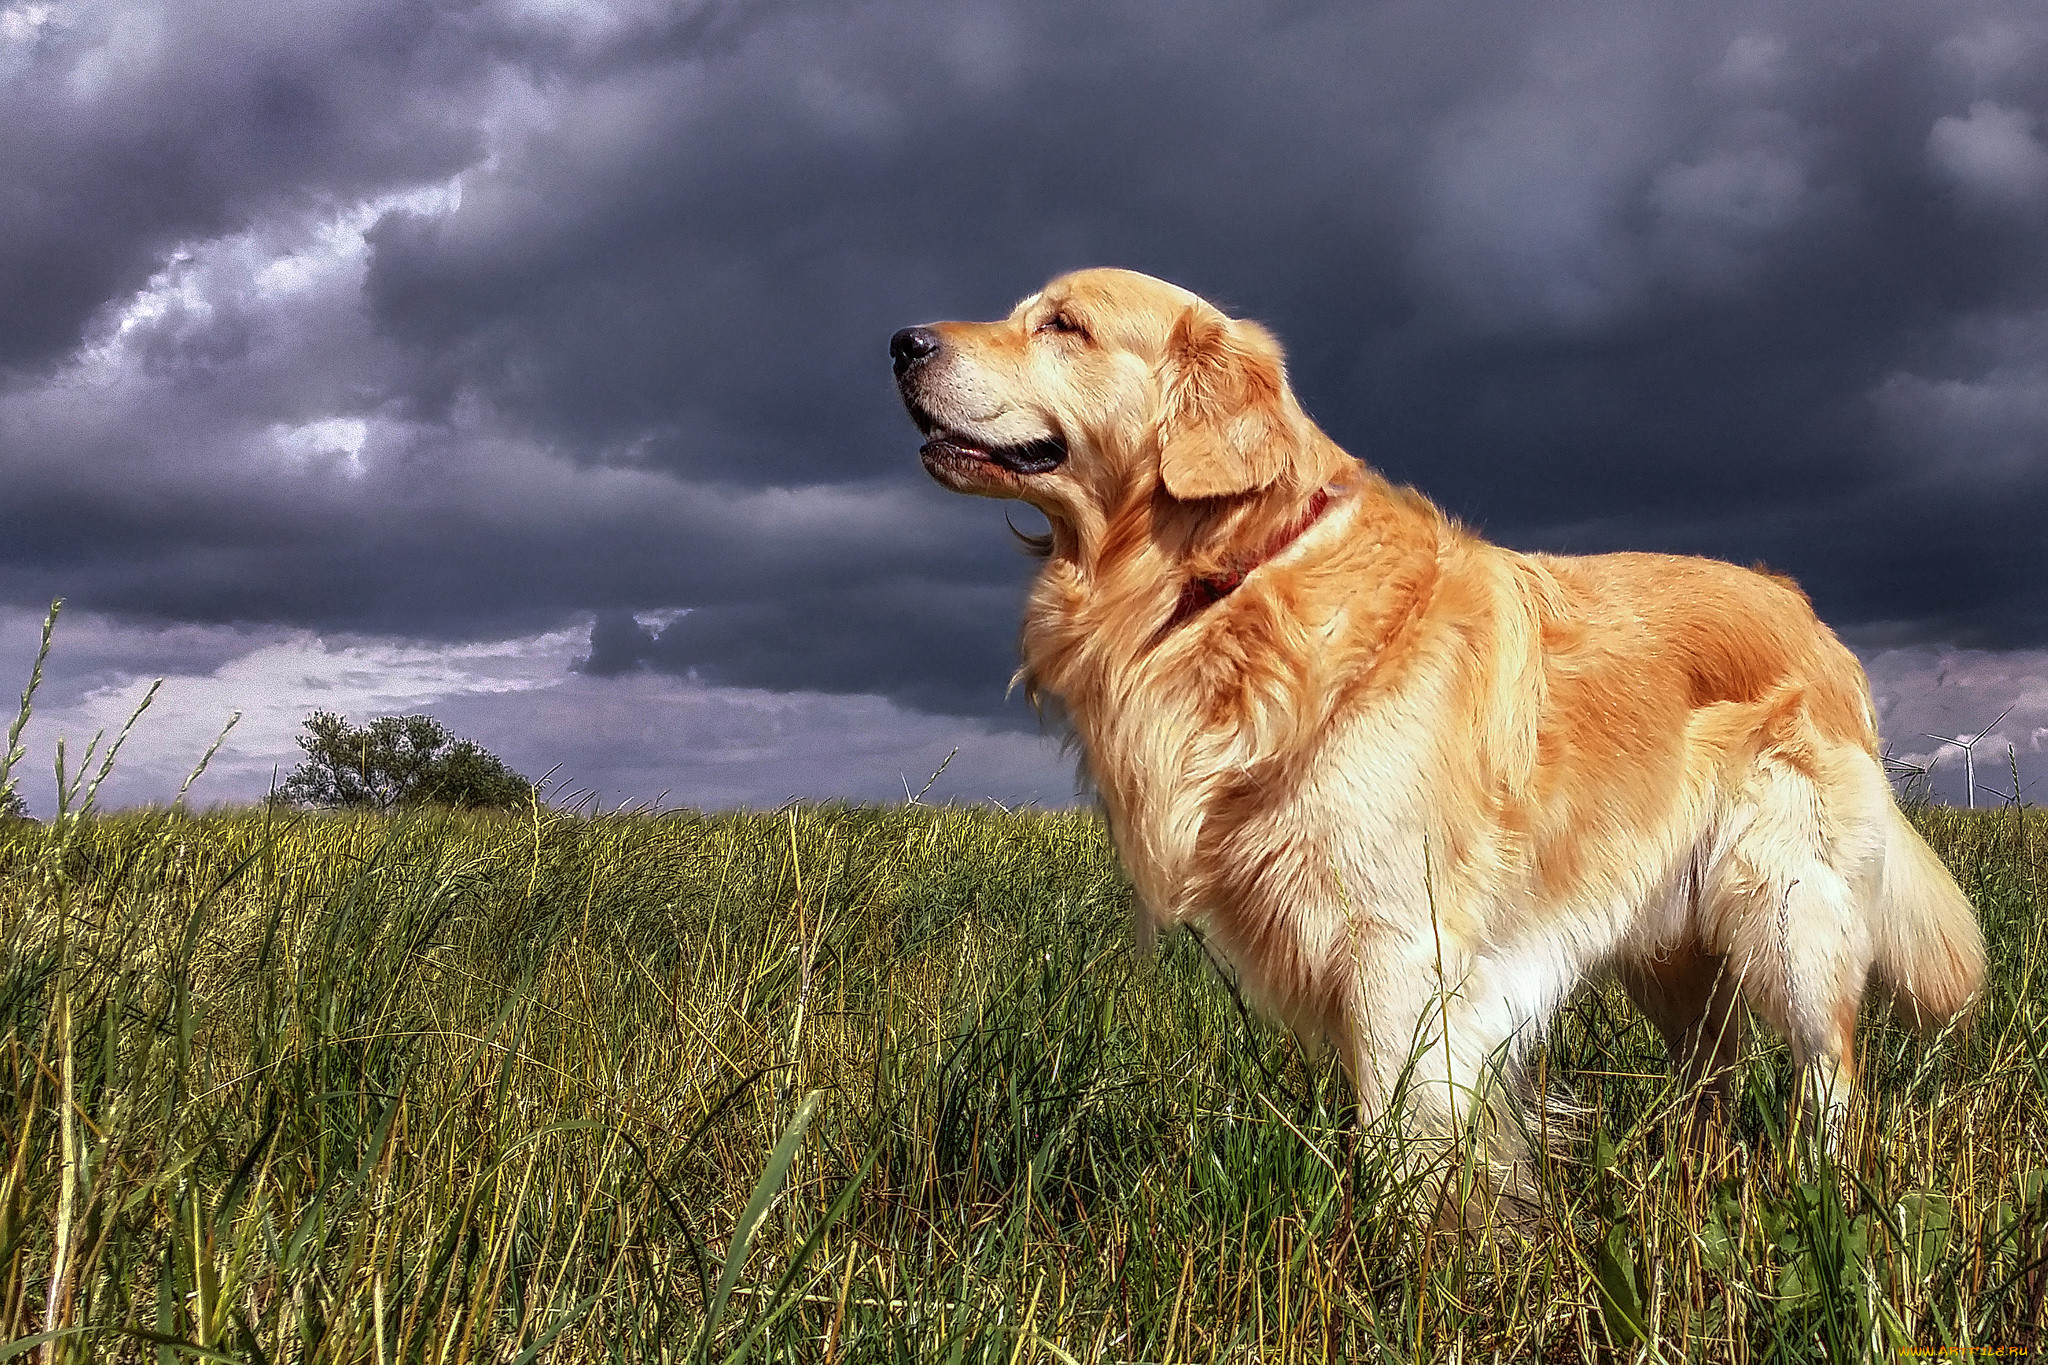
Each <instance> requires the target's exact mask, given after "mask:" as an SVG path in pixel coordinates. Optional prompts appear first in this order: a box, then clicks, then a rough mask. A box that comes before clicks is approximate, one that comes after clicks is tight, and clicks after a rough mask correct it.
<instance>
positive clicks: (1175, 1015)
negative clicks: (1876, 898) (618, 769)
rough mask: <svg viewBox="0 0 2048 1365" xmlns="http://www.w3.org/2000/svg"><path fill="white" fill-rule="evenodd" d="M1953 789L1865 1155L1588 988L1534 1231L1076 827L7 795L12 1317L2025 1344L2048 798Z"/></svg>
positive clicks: (959, 1346) (1771, 1065) (1657, 1349)
mask: <svg viewBox="0 0 2048 1365" xmlns="http://www.w3.org/2000/svg"><path fill="white" fill-rule="evenodd" d="M1918 818H1919V819H1920V821H1921V823H1922V825H1923V827H1924V828H1926V829H1927V830H1928V832H1929V834H1930V837H1931V838H1932V839H1933V840H1934V842H1935V845H1936V847H1937V848H1938V849H1939V850H1940V851H1941V852H1942V854H1943V855H1944V856H1945V857H1946V858H1947V859H1948V860H1949V862H1950V864H1951V865H1952V866H1953V867H1955V868H1956V869H1957V872H1958V875H1959V876H1960V877H1961V879H1962V881H1963V884H1964V886H1965V888H1966V889H1967V890H1968V891H1969V893H1970V895H1971V898H1972V900H1973V901H1974V902H1975V903H1976V904H1977V905H1978V907H1979V908H1980V910H1981V912H1982V914H1983V917H1984V920H1985V923H1986V926H1987V929H1988V932H1989V937H1990V939H1991V942H1992V945H1993V948H1992V952H1993V963H1994V967H1993V978H1992V984H1991V986H1990V989H1989V991H1988V995H1987V999H1986V1001H1985V1003H1984V1006H1983V1008H1982V1010H1981V1012H1980V1013H1979V1015H1978V1016H1977V1018H1976V1020H1975V1021H1974V1023H1973V1024H1972V1025H1971V1026H1970V1027H1969V1028H1967V1029H1959V1030H1957V1031H1955V1032H1954V1033H1953V1034H1951V1035H1950V1036H1947V1037H1945V1038H1942V1039H1940V1040H1938V1041H1934V1042H1929V1043H1923V1042H1922V1041H1920V1040H1918V1039H1915V1038H1913V1037H1911V1036H1909V1035H1907V1034H1905V1033H1903V1032H1902V1031H1900V1030H1898V1029H1896V1028H1895V1027H1893V1026H1891V1025H1889V1024H1888V1023H1886V1022H1884V1021H1883V1020H1882V1019H1881V1018H1879V1017H1877V1016H1875V1015H1873V1016H1871V1017H1869V1018H1867V1019H1866V1021H1865V1030H1864V1035H1863V1058H1864V1064H1865V1068H1866V1069H1865V1080H1866V1082H1867V1084H1866V1086H1865V1089H1864V1091H1863V1092H1862V1095H1861V1097H1860V1098H1859V1101H1858V1105H1857V1107H1856V1109H1855V1111H1854V1113H1853V1114H1852V1119H1851V1127H1850V1131H1849V1134H1848V1137H1847V1140H1846V1141H1845V1143H1844V1147H1843V1152H1842V1156H1841V1159H1840V1162H1839V1164H1835V1163H1833V1162H1831V1161H1830V1160H1829V1159H1828V1157H1827V1156H1826V1154H1825V1153H1824V1152H1821V1151H1818V1150H1816V1149H1815V1145H1814V1144H1812V1143H1802V1142H1799V1141H1792V1142H1789V1143H1788V1142H1786V1141H1784V1140H1782V1139H1781V1137H1780V1134H1779V1133H1778V1130H1777V1127H1776V1123H1777V1115H1778V1114H1779V1113H1780V1112H1781V1111H1782V1107H1783V1105H1784V1102H1785V1099H1786V1097H1787V1095H1788V1094H1789V1092H1790V1085H1791V1078H1790V1073H1789V1066H1788V1062H1787V1059H1786V1056H1785V1054H1784V1051H1783V1049H1782V1048H1780V1047H1775V1046H1773V1047H1758V1048H1756V1049H1754V1050H1753V1060H1752V1063H1751V1065H1750V1066H1749V1067H1748V1070H1747V1076H1746V1082H1745V1090H1744V1095H1743V1099H1742V1102H1741V1104H1740V1106H1739V1111H1738V1113H1737V1115H1736V1118H1735V1122H1734V1125H1733V1129H1734V1136H1735V1137H1736V1138H1737V1139H1738V1145H1737V1146H1736V1147H1735V1148H1734V1150H1733V1152H1732V1154H1731V1156H1730V1157H1729V1159H1728V1160H1727V1161H1726V1163H1725V1164H1723V1165H1722V1166H1720V1167H1718V1168H1715V1169H1707V1170H1702V1169H1688V1168H1687V1167H1685V1166H1682V1165H1681V1164H1680V1163H1678V1162H1677V1161H1676V1160H1675V1157H1674V1155H1673V1154H1674V1153H1675V1150H1676V1149H1675V1147H1674V1146H1673V1143H1672V1141H1671V1133H1670V1131H1669V1129H1670V1124H1671V1119H1672V1116H1673V1115H1675V1114H1676V1113H1677V1112H1678V1104H1677V1103H1676V1097H1675V1096H1673V1094H1672V1093H1671V1091H1670V1087H1669V1085H1668V1083H1667V1082H1666V1081H1665V1080H1664V1079H1663V1076H1664V1071H1665V1067H1664V1059H1663V1052H1662V1048H1661V1045H1660V1044H1659V1043H1658V1042H1657V1041H1656V1039H1655V1037H1654V1035H1653V1034H1652V1033H1651V1032H1650V1030H1649V1029H1648V1027H1647V1026H1646V1025H1645V1024H1643V1023H1642V1022H1641V1021H1640V1020H1639V1019H1638V1018H1637V1017H1636V1016H1635V1015H1634V1014H1633V1013H1632V1012H1631V1011H1630V1009H1629V1008H1628V1007H1627V1006H1626V1005H1625V1004H1624V1003H1621V1001H1620V999H1619V997H1618V996H1614V995H1612V994H1589V995H1586V996H1583V997H1581V998H1580V999H1579V1000H1578V1001H1577V1002H1575V1003H1574V1004H1573V1005H1572V1006H1571V1007H1570V1008H1569V1009H1568V1011H1567V1012H1566V1014H1565V1015H1564V1016H1563V1018H1562V1021H1561V1023H1560V1026H1559V1027H1558V1028H1557V1030H1556V1031H1555V1033H1554V1035H1553V1036H1552V1037H1551V1039H1550V1040H1549V1042H1548V1044H1547V1045H1546V1048H1545V1050H1544V1052H1543V1054H1542V1056H1541V1067H1542V1069H1543V1071H1544V1072H1545V1073H1546V1074H1547V1076H1548V1077H1549V1079H1550V1080H1551V1081H1552V1082H1553V1083H1561V1084H1563V1085H1565V1086H1567V1087H1568V1088H1569V1090H1570V1092H1571V1093H1572V1095H1573V1096H1574V1097H1575V1098H1576V1099H1577V1101H1578V1102H1579V1103H1580V1104H1581V1105H1583V1106H1585V1107H1586V1108H1587V1109H1588V1110H1590V1112H1591V1114H1592V1119H1591V1123H1590V1136H1589V1137H1587V1138H1586V1139H1584V1140H1581V1141H1579V1142H1577V1143H1576V1144H1574V1145H1573V1146H1572V1148H1571V1159H1570V1160H1567V1161H1562V1162H1559V1163H1557V1164H1555V1165H1554V1166H1553V1167H1552V1168H1551V1169H1548V1170H1546V1171H1545V1172H1544V1173H1543V1175H1542V1183H1543V1191H1542V1193H1543V1199H1542V1207H1541V1215H1540V1219H1539V1221H1538V1222H1537V1224H1536V1225H1535V1226H1534V1227H1532V1228H1528V1229H1525V1230H1524V1231H1522V1232H1521V1233H1510V1232H1496V1231H1492V1230H1488V1229H1485V1228H1480V1229H1477V1230H1472V1231H1462V1232H1451V1231H1445V1232H1433V1231H1431V1230H1429V1229H1428V1228H1427V1227H1426V1226H1425V1225H1424V1223H1423V1222H1422V1221H1421V1220H1419V1219H1417V1218H1416V1217H1415V1216H1414V1215H1413V1213H1412V1208H1413V1205H1414V1203H1415V1200H1414V1199H1413V1198H1412V1197H1407V1196H1406V1195H1404V1193H1403V1192H1402V1191H1401V1190H1399V1189H1397V1188H1394V1187H1395V1186H1396V1185H1398V1184H1399V1182H1400V1181H1401V1180H1403V1179H1406V1178H1407V1177H1405V1176H1403V1175H1401V1174H1399V1173H1400V1172H1402V1171H1404V1170H1406V1169H1407V1166H1406V1165H1404V1163H1402V1162H1401V1161H1400V1160H1399V1159H1398V1156H1399V1154H1398V1153H1396V1152H1393V1151H1392V1150H1390V1144H1389V1142H1388V1141H1387V1140H1386V1139H1384V1138H1382V1137H1375V1136H1373V1135H1366V1136H1364V1137H1362V1138H1355V1137H1353V1136H1352V1135H1351V1134H1350V1133H1349V1131H1348V1130H1347V1127H1346V1125H1345V1122H1344V1115H1343V1110H1342V1105H1343V1100H1344V1090H1343V1087H1342V1084H1341V1082H1340V1081H1339V1079H1338V1078H1337V1077H1336V1076H1334V1075H1333V1074H1332V1073H1331V1071H1330V1070H1329V1068H1328V1067H1327V1066H1319V1065H1317V1064H1316V1063H1315V1062H1314V1061H1313V1060H1312V1059H1310V1058H1308V1057H1306V1056H1305V1055H1304V1054H1303V1053H1302V1051H1301V1050H1300V1049H1299V1048H1298V1047H1297V1046H1296V1045H1295V1043H1294V1042H1293V1040H1292V1039H1291V1038H1289V1037H1288V1036H1286V1035H1285V1034H1282V1033H1280V1032H1278V1031H1276V1030H1274V1029H1272V1028H1270V1027H1267V1026H1265V1025H1263V1024H1260V1023H1258V1022H1257V1021H1255V1020H1251V1019H1248V1018H1246V1017H1244V1016H1243V1015H1242V1014H1241V1012H1240V1010H1239V1009H1238V1007H1237V1005H1236V1004H1235V1002H1234V999H1233V997H1232V995H1231V993H1230V992H1229V990H1228V989H1227V988H1226V986H1225V985H1224V984H1223V982H1222V981H1221V980H1220V978H1219V977H1218V975H1217V973H1216V972H1215V971H1214V970H1213V969H1211V968H1210V967H1209V966H1207V965H1206V964H1205V963H1204V961H1203V958H1202V951H1201V948H1200V945H1199V944H1198V943H1197V942H1196V941H1194V940H1193V939H1191V938H1189V937H1187V936H1181V937H1179V938H1176V939H1173V940H1171V941H1169V942H1167V943H1166V944H1165V945H1163V947H1162V948H1161V950H1160V952H1159V953H1158V955H1157V956H1156V958H1154V959H1153V960H1150V961H1146V960H1141V959H1139V958H1138V957H1137V956H1135V954H1134V950H1133V948H1132V943H1131V932H1130V926H1129V915H1130V892H1129V889H1128V887H1127V885H1126V883H1125V882H1124V880H1123V878H1122V876H1121V874H1120V873H1119V872H1118V870H1117V867H1116V864H1115V860H1114V857H1113V855H1112V852H1111V850H1110V848H1109V846H1108V843H1107V840H1106V838H1105V836H1104V833H1103V830H1102V828H1101V826H1100V824H1099V823H1098V822H1097V821H1096V820H1095V819H1094V818H1093V817H1091V816H1088V815H1085V814H1017V815H1005V814H1002V813H999V812H991V811H986V810H978V809H933V808H921V807H910V808H899V809H883V810H875V809H831V808H826V809H809V808H803V809H793V810H789V811H784V812H781V813H779V814H775V815H751V816H738V815H735V816H716V817H704V816H697V815H691V814H670V815H661V816H651V815H623V816H603V817H599V818H583V817H579V816H575V815H570V814H564V813H560V812H552V811H549V810H547V809H545V808H540V809H536V810H533V811H530V812H529V813H527V814H526V815H524V816H518V817H511V816H457V815H449V814H420V815H409V816H400V817H395V818H390V819H384V818H368V817H364V818H358V817H349V816H304V815H296V816H295V815H289V814H283V813H270V812H263V811H254V812H239V813H223V814H218V815H209V816H199V817H188V816H184V815H179V814H172V813H163V812H156V813H141V814H130V815H123V816H115V817H107V818H91V817H88V818H84V819H77V818H73V817H67V818H65V819H63V820H60V821H57V822H54V823H52V824H47V825H34V824H25V823H24V824H16V825H11V826H0V934H4V943H5V960H4V965H0V1129H4V1132H5V1135H6V1147H5V1158H6V1165H5V1168H4V1170H0V1328H4V1332H0V1336H4V1337H5V1338H7V1339H9V1340H11V1341H12V1342H13V1344H12V1345H11V1346H8V1347H5V1348H0V1356H12V1355H19V1354H21V1353H22V1352H23V1351H26V1350H33V1351H35V1352H37V1353H38V1354H37V1356H36V1357H34V1358H38V1359H46V1360H135V1361H160V1362H170V1361H186V1360H236V1361H244V1360H246V1361H273V1362H275V1361H335V1362H342V1361H349V1362H358V1361H360V1362H378V1363H380V1365H381V1363H382V1362H396V1361H425V1360H432V1361H494V1362H510V1361H540V1360H547V1361H577V1362H581V1361H632V1362H640V1361H684V1360H709V1361H724V1360H736V1359H742V1358H746V1359H753V1360H801V1361H826V1360H830V1361H845V1362H855V1361H883V1360H887V1361H946V1360H960V1361H1000V1362H1018V1361H1041V1362H1050V1361H1095V1360H1104V1361H1110V1360H1114V1361H1210V1360H1218V1361H1254V1360H1256V1361H1271V1362H1283V1361H1297V1360H1299V1361H1313V1360H1325V1359H1358V1360H1368V1359H1396V1358H1398V1359H1402V1360H1413V1359H1453V1358H1455V1359H1465V1360H1479V1359H1502V1360H1529V1359H1546V1360H1580V1359H1603V1358H1613V1359H1635V1358H1642V1359H1658V1360H1746V1361H1763V1360H1800V1361H1807V1360H1813V1359H1816V1358H1822V1357H1823V1356H1824V1357H1825V1358H1827V1359H1835V1360H1844V1359H1864V1358H1878V1359H1892V1358H1899V1357H1901V1356H1902V1355H1903V1354H1905V1353H1906V1352H1908V1351H1910V1350H1912V1349H1914V1348H1920V1349H1930V1348H1937V1347H1959V1346H1960V1347H1978V1348H2013V1347H2032V1346H2034V1345H2035V1343H2036V1341H2037V1336H2036V1333H2037V1332H2038V1331H2039V1329H2040V1327H2041V1325H2042V1322H2043V1290H2044V1285H2048V1268H2044V1266H2043V1263H2042V1258H2043V1255H2044V1250H2048V1248H2044V1233H2048V1029H2044V1018H2048V1004H2044V1001H2043V992H2042V991H2041V989H2040V988H2039V987H2038V986H2037V985H2036V983H2035V981H2034V977H2035V974H2036V973H2037V972H2038V971H2039V970H2041V968H2042V967H2043V966H2044V964H2048V944H2044V942H2043V927H2042V919H2043V912H2044V910H2048V900H2044V897H2043V893H2042V879H2043V876H2044V874H2048V819H2044V818H2043V815H2042V814H2041V813H2039V812H2032V811H2029V812H2026V813H2024V815H2023V814H2022V813H2020V812H2018V811H2014V810H2004V811H2000V812H1993V813H1982V814H1976V815H1968V814H1964V813H1959V812H1954V811H1946V810H1929V811H1924V812H1921V813H1920V815H1919V817H1918ZM1945 1358H1947V1359H1958V1358H1968V1357H1967V1356H1958V1355H1955V1354H1951V1355H1948V1356H1946V1357H1945ZM1982 1358H1984V1359H1991V1358H1994V1357H1992V1356H1989V1355H1986V1356H1984V1357H1982ZM1996 1358H1999V1359H2007V1358H2012V1357H2010V1356H1999V1357H1996Z"/></svg>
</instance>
